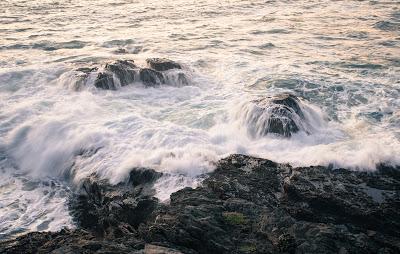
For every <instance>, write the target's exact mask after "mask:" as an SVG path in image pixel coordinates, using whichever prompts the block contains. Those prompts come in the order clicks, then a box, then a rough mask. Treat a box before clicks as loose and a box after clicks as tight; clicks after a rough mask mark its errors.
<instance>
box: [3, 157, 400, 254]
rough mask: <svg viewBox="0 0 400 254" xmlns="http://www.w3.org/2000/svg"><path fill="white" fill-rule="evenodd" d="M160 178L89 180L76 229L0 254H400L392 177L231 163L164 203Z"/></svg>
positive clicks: (8, 245)
mask: <svg viewBox="0 0 400 254" xmlns="http://www.w3.org/2000/svg"><path fill="white" fill-rule="evenodd" d="M159 177H161V173H158V172H156V171H154V170H152V169H146V168H136V169H133V170H132V171H131V173H130V177H129V180H128V181H127V182H126V183H121V184H119V185H114V186H112V185H110V184H108V183H107V182H106V181H99V180H97V179H96V177H95V176H93V177H92V178H90V179H87V180H86V181H84V183H83V184H82V187H81V188H80V191H79V192H78V193H77V194H76V196H73V197H72V198H71V203H70V210H71V213H72V215H73V217H74V218H75V220H76V224H77V229H74V230H69V229H64V230H61V231H60V232H33V233H29V234H26V235H23V236H20V237H18V238H17V239H13V240H8V241H5V242H2V243H0V252H1V253H171V254H172V253H399V252H400V171H399V168H390V167H384V166H381V167H380V168H379V169H378V170H377V171H376V172H354V171H349V170H345V169H335V170H333V169H328V168H325V167H303V168H293V167H291V166H289V165H285V164H278V163H275V162H272V161H269V160H266V159H260V158H254V157H249V156H245V155H231V156H229V157H227V158H225V159H222V160H221V161H219V163H218V164H217V167H216V170H215V171H214V172H212V173H210V174H209V176H208V178H206V179H205V180H204V181H203V183H202V185H201V186H200V187H198V188H196V189H192V188H184V189H182V190H179V191H177V192H175V193H173V194H172V195H171V197H170V202H169V203H168V204H166V203H161V202H159V201H158V200H157V199H156V198H155V197H154V196H153V195H154V189H153V184H154V182H155V181H156V180H157V179H158V178H159Z"/></svg>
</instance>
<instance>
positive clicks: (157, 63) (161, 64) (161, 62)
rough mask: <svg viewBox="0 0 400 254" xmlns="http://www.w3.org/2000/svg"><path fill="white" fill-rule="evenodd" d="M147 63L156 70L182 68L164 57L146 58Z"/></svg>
mask: <svg viewBox="0 0 400 254" xmlns="http://www.w3.org/2000/svg"><path fill="white" fill-rule="evenodd" d="M146 63H147V65H148V66H149V67H150V68H152V69H154V70H156V71H167V70H171V69H182V67H181V65H180V64H178V63H176V62H174V61H171V60H169V59H165V58H149V59H146Z"/></svg>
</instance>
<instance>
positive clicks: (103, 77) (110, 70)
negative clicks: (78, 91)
mask: <svg viewBox="0 0 400 254" xmlns="http://www.w3.org/2000/svg"><path fill="white" fill-rule="evenodd" d="M146 63H147V67H140V66H138V65H136V64H135V62H134V61H133V60H116V61H114V62H110V63H107V64H105V66H104V67H92V68H89V67H83V68H79V69H77V70H76V72H77V73H78V74H77V76H78V77H80V80H79V81H80V82H81V83H85V81H88V80H90V77H92V76H94V78H93V80H94V81H93V84H94V86H95V87H97V88H100V89H104V90H117V89H118V88H119V87H123V86H127V85H129V84H132V83H135V82H139V83H142V84H143V85H144V86H145V87H157V86H160V85H174V86H183V85H188V83H189V81H188V80H189V79H188V75H187V74H186V73H185V71H184V70H183V68H182V66H181V65H180V64H178V63H176V62H174V61H172V60H168V59H165V58H149V59H147V60H146Z"/></svg>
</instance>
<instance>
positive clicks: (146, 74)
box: [140, 68, 165, 87]
mask: <svg viewBox="0 0 400 254" xmlns="http://www.w3.org/2000/svg"><path fill="white" fill-rule="evenodd" d="M140 81H142V82H143V84H144V85H145V86H153V87H154V86H159V85H161V84H165V79H164V76H163V74H162V73H161V72H158V71H155V70H152V69H149V68H143V69H140Z"/></svg>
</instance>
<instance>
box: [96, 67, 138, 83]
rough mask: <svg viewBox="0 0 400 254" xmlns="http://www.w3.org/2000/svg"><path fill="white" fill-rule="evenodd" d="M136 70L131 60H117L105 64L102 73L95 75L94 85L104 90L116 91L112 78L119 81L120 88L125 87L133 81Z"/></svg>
mask: <svg viewBox="0 0 400 254" xmlns="http://www.w3.org/2000/svg"><path fill="white" fill-rule="evenodd" d="M136 69H137V67H136V65H135V64H134V62H133V61H131V60H117V61H115V62H113V63H109V64H106V66H105V67H104V71H102V72H100V73H98V74H97V78H96V80H95V82H94V85H95V87H97V88H101V89H105V90H116V89H117V84H116V82H115V80H114V77H115V79H117V80H118V81H119V85H120V86H126V85H128V84H130V83H133V82H134V81H135V76H136V75H137V70H136Z"/></svg>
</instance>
